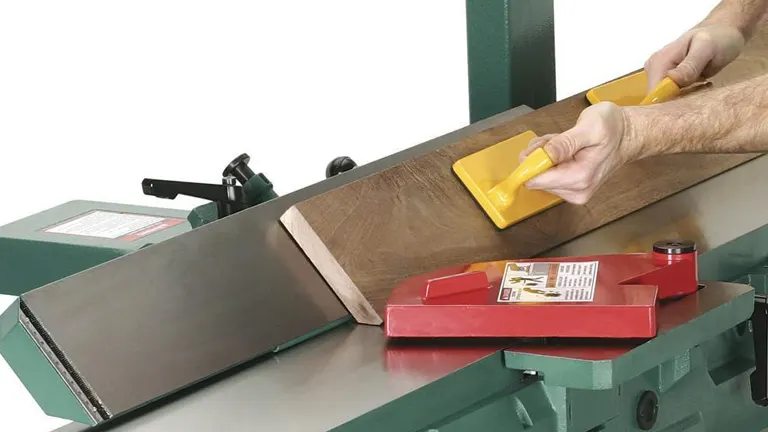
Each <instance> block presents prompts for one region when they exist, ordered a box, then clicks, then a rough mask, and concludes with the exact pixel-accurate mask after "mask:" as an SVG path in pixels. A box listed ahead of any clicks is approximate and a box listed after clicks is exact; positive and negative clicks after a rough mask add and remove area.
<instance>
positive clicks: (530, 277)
mask: <svg viewBox="0 0 768 432" xmlns="http://www.w3.org/2000/svg"><path fill="white" fill-rule="evenodd" d="M597 267H598V262H597V261H589V262H563V263H547V262H536V263H515V262H508V263H507V265H506V267H505V269H504V277H503V279H502V282H501V287H499V298H498V301H499V302H508V303H531V302H591V301H593V300H594V298H595V286H596V285H597Z"/></svg>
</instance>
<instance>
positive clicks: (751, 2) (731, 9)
mask: <svg viewBox="0 0 768 432" xmlns="http://www.w3.org/2000/svg"><path fill="white" fill-rule="evenodd" d="M766 12H768V0H722V1H721V2H720V3H719V4H718V5H717V6H715V8H714V9H712V12H710V13H709V15H707V17H706V18H704V20H703V21H702V22H701V23H699V24H698V25H697V27H701V26H706V25H712V24H724V25H729V26H733V27H735V28H737V29H739V31H740V32H741V34H742V35H743V36H744V39H747V40H749V39H750V38H751V37H752V35H754V33H755V30H756V29H757V27H758V26H759V25H760V24H761V23H763V22H765V18H766V16H768V15H766Z"/></svg>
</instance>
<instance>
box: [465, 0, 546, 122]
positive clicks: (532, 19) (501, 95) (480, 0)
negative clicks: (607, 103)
mask: <svg viewBox="0 0 768 432" xmlns="http://www.w3.org/2000/svg"><path fill="white" fill-rule="evenodd" d="M466 16H467V54H468V63H469V70H468V72H469V112H470V121H471V122H472V123H474V122H477V121H479V120H482V119H484V118H487V117H491V116H493V115H496V114H498V113H501V112H503V111H507V110H509V109H512V108H514V107H516V106H519V105H527V106H529V107H531V108H533V109H537V108H541V107H543V106H545V105H548V104H551V103H553V102H555V100H556V99H557V93H556V88H555V76H556V75H555V25H554V22H555V20H554V5H553V0H467V3H466Z"/></svg>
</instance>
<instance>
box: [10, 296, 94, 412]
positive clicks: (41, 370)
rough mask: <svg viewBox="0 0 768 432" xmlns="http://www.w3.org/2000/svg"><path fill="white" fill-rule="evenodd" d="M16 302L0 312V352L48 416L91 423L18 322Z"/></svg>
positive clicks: (17, 301) (70, 391) (17, 302)
mask: <svg viewBox="0 0 768 432" xmlns="http://www.w3.org/2000/svg"><path fill="white" fill-rule="evenodd" d="M19 301H20V300H18V299H17V300H16V301H15V302H14V304H12V305H11V307H9V308H8V309H7V310H6V311H5V312H4V313H3V314H2V315H0V353H2V355H3V358H4V359H5V361H6V362H7V363H8V365H9V366H10V367H11V369H12V370H13V372H14V373H15V374H16V376H17V377H19V379H20V380H21V382H22V384H24V387H26V388H27V390H28V391H29V393H30V394H31V395H32V396H33V397H34V399H35V401H36V402H37V404H38V405H39V406H40V408H41V409H42V410H43V412H45V413H46V414H48V415H49V416H53V417H59V418H65V419H69V420H73V421H76V422H78V423H82V424H85V425H95V422H94V421H93V419H92V418H91V416H90V415H88V412H87V411H86V410H85V408H84V407H83V405H82V404H81V403H80V401H79V400H78V399H77V397H76V396H75V394H74V393H73V392H72V390H70V388H69V387H68V386H67V385H66V383H65V382H64V380H63V379H62V378H61V376H60V375H59V373H58V372H57V371H56V369H54V367H53V366H52V365H51V363H50V361H48V359H47V358H46V357H45V354H43V352H42V351H41V350H40V348H38V346H37V344H36V343H35V341H34V340H33V339H32V338H31V336H30V335H29V333H28V332H27V331H26V329H24V327H23V326H22V325H21V323H20V322H19V318H18V316H19Z"/></svg>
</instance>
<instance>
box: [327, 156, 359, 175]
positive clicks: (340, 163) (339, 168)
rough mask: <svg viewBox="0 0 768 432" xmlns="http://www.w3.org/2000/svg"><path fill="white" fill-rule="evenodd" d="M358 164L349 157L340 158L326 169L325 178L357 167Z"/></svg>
mask: <svg viewBox="0 0 768 432" xmlns="http://www.w3.org/2000/svg"><path fill="white" fill-rule="evenodd" d="M356 166H357V164H356V163H355V161H353V160H352V159H351V158H349V157H347V156H339V157H337V158H336V159H334V160H332V161H331V163H329V164H328V166H327V167H326V168H325V178H331V177H333V176H336V175H339V174H341V173H343V172H346V171H349V170H351V169H352V168H354V167H356Z"/></svg>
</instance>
